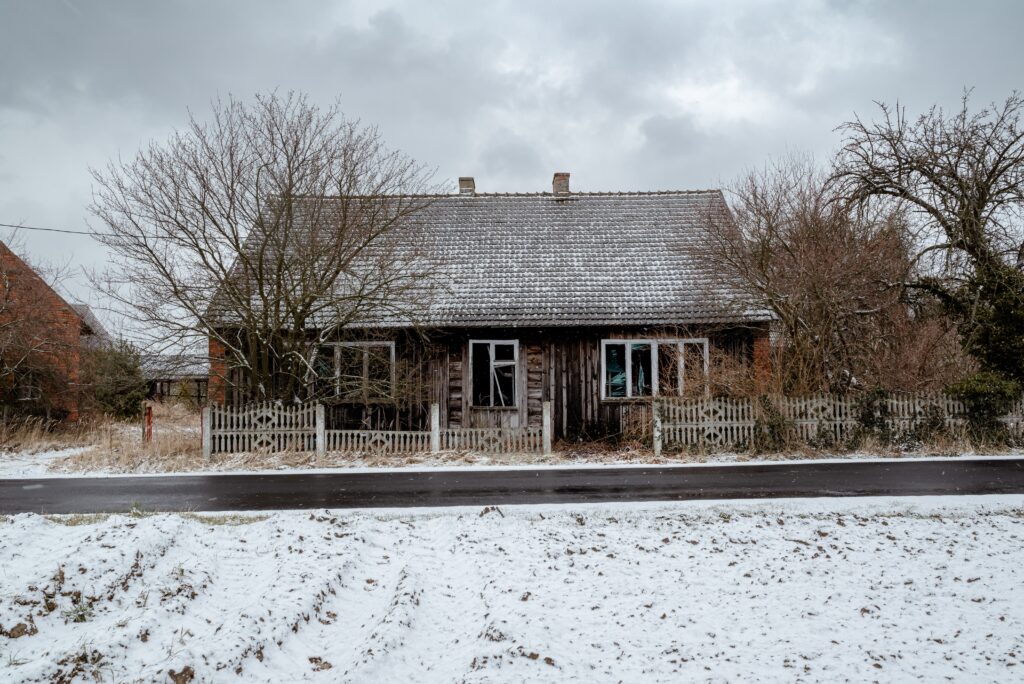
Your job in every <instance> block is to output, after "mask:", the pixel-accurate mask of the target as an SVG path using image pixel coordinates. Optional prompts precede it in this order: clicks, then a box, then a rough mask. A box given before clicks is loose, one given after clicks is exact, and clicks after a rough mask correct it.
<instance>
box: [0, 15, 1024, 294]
mask: <svg viewBox="0 0 1024 684" xmlns="http://www.w3.org/2000/svg"><path fill="white" fill-rule="evenodd" d="M1022 19H1024V5H1021V4H1019V3H1011V2H1006V3H994V2H993V3H975V4H973V5H969V4H966V3H961V2H953V1H951V0H948V1H945V2H926V1H925V0H908V1H907V2H901V3H889V2H882V1H881V0H877V1H875V0H864V1H860V2H839V1H830V0H798V1H796V2H788V1H787V2H782V1H781V0H779V1H777V2H757V3H721V2H711V1H708V2H703V3H662V2H654V0H639V1H638V2H630V3H623V2H611V1H602V2H560V3H550V2H548V3H539V2H512V1H511V0H506V1H504V2H498V3H464V2H456V1H455V0H440V1H439V2H434V3H419V2H413V1H412V0H386V1H385V2H383V3H360V2H354V1H350V2H341V3H339V2H331V1H328V0H314V1H311V2H301V3H300V2H287V3H281V2H273V1H271V0H249V1H247V2H245V3H244V4H238V3H217V2H213V3H211V2H202V1H200V0H177V1H173V2H172V1H167V2H159V3H139V2H135V1H134V0H108V1H103V2H100V1H94V2H85V1H82V0H65V1H64V2H59V1H57V0H36V1H34V2H22V3H15V2H7V3H3V4H0V222H12V221H19V220H20V221H24V222H26V223H29V224H41V225H59V226H61V225H62V226H67V227H72V228H81V227H82V226H83V224H84V221H85V219H86V218H87V215H86V212H85V206H86V205H87V203H88V200H89V193H90V181H89V177H88V171H87V169H88V167H89V166H90V165H92V166H96V165H101V164H103V163H104V162H105V161H106V160H107V159H109V158H111V157H116V156H117V155H119V154H121V155H130V154H132V153H133V152H134V151H135V150H136V149H138V147H139V146H140V145H141V144H143V143H144V142H145V141H147V140H149V139H153V138H156V139H161V138H164V137H166V136H167V135H168V134H169V133H170V132H171V131H172V130H173V129H174V128H175V127H180V126H181V125H182V124H183V123H184V122H185V120H186V116H187V110H188V109H190V108H191V109H192V110H193V111H195V112H196V113H197V114H199V115H200V116H201V115H202V114H203V112H205V111H206V110H207V108H208V103H209V101H210V100H211V99H212V98H214V97H216V96H218V95H225V94H227V93H234V94H236V95H239V96H248V95H250V94H252V93H253V92H256V91H265V90H270V89H274V88H279V89H283V90H289V89H296V90H302V91H306V92H308V93H309V94H310V95H311V97H313V98H314V99H315V100H316V101H319V102H322V103H328V102H331V101H333V100H334V99H335V98H340V99H341V102H342V106H343V108H344V109H345V110H346V112H347V113H348V114H349V115H350V116H353V117H359V118H361V119H362V120H363V121H365V122H367V123H373V124H377V125H379V127H380V129H381V131H382V132H383V134H384V135H385V137H386V138H387V139H388V141H389V142H390V143H391V144H392V145H393V146H395V147H399V148H401V149H403V150H404V151H406V152H407V153H409V154H411V155H413V156H414V157H416V158H417V159H419V160H421V161H423V162H425V163H427V164H428V165H430V166H436V167H437V169H438V174H439V176H440V177H441V178H448V179H454V178H455V177H456V176H458V175H462V174H466V173H470V174H474V175H476V176H477V183H478V187H481V188H486V189H487V190H539V189H544V188H546V187H547V185H548V183H550V175H551V172H552V171H554V170H556V167H557V170H568V171H571V172H572V174H573V186H574V187H576V188H580V189H595V190H608V189H647V188H652V189H653V188H679V187H709V186H714V185H716V184H718V183H719V182H721V181H722V180H728V179H730V178H733V177H735V176H736V175H738V174H739V173H740V172H742V171H743V170H744V169H745V168H747V167H750V166H759V165H761V164H763V163H764V162H765V161H766V159H767V158H768V157H770V156H773V155H776V156H777V155H780V154H784V153H786V152H787V151H790V150H807V151H810V152H812V153H814V154H816V155H817V156H819V157H826V156H827V155H828V154H829V151H830V150H831V149H832V148H833V147H834V145H835V144H836V142H837V141H838V138H837V134H836V133H835V132H834V130H833V129H834V128H835V126H836V125H837V124H839V123H840V122H842V121H843V120H844V119H846V118H849V117H850V116H851V114H852V113H853V112H854V111H856V112H859V113H862V114H868V115H870V114H871V113H872V109H873V105H872V104H871V103H872V100H875V99H883V100H889V101H891V100H893V99H896V98H899V99H900V100H901V101H904V102H906V103H907V104H908V105H909V106H910V107H911V109H912V110H920V109H923V108H925V107H927V106H929V105H931V104H933V103H939V104H942V105H947V106H948V105H954V104H955V103H956V101H957V99H958V97H959V95H960V92H961V89H962V88H963V87H964V86H975V87H976V88H977V90H976V97H977V98H978V99H979V100H980V101H982V102H984V101H987V100H990V99H998V98H1002V97H1004V96H1005V95H1007V94H1008V93H1009V92H1010V91H1011V90H1013V89H1014V88H1020V87H1022V83H1021V82H1020V70H1019V68H1018V67H1019V65H1020V64H1022V63H1024V59H1022V58H1024V45H1022V43H1021V41H1019V40H1018V37H1017V35H1016V34H1017V33H1018V27H1019V26H1020V25H1021V20H1022ZM26 246H27V248H28V249H30V250H32V251H34V252H38V253H40V255H41V256H44V257H48V258H52V259H58V260H61V259H70V260H72V261H73V262H74V263H76V264H79V265H88V264H95V263H97V262H99V261H102V259H103V251H102V250H101V249H99V248H98V247H96V246H95V245H91V244H90V243H89V242H88V240H87V239H84V238H83V239H82V240H81V241H79V240H77V238H71V239H68V240H54V239H53V238H52V236H44V235H27V236H26ZM70 288H71V289H73V290H75V291H76V293H81V294H84V293H85V291H84V286H83V284H82V281H81V279H79V280H78V281H77V282H76V283H73V284H72V285H71V286H70Z"/></svg>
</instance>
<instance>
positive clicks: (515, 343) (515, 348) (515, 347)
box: [468, 339, 519, 409]
mask: <svg viewBox="0 0 1024 684" xmlns="http://www.w3.org/2000/svg"><path fill="white" fill-rule="evenodd" d="M476 344H486V345H488V349H489V351H490V359H491V368H490V371H491V372H490V374H489V375H488V377H489V378H490V380H491V381H490V382H489V383H488V385H489V386H488V388H487V394H488V396H489V397H490V400H491V403H490V405H489V406H478V405H477V404H476V403H475V399H476V391H475V388H474V387H473V345H476ZM499 344H511V345H512V360H511V361H495V360H494V347H495V345H499ZM497 366H513V368H514V369H515V378H514V382H513V385H512V391H513V393H514V396H513V397H512V399H513V401H512V404H511V405H510V406H504V405H500V404H499V405H498V406H495V405H494V369H495V367H497ZM468 375H469V406H470V408H477V409H517V408H519V340H517V339H516V340H470V341H469V373H468Z"/></svg>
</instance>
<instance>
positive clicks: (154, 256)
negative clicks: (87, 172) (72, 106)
mask: <svg viewBox="0 0 1024 684" xmlns="http://www.w3.org/2000/svg"><path fill="white" fill-rule="evenodd" d="M93 177H94V180H95V184H96V189H95V191H94V201H93V204H92V207H91V209H92V212H93V213H94V214H95V216H96V217H98V218H99V219H100V220H101V221H102V223H103V225H104V227H105V228H104V229H103V230H102V231H100V232H102V233H103V235H102V237H101V240H102V241H103V242H104V243H105V244H106V245H107V246H108V247H110V248H111V250H112V252H113V253H114V255H115V261H114V264H113V267H112V268H110V269H108V270H107V271H106V272H105V273H103V274H97V276H98V277H96V278H94V279H95V280H96V281H97V282H99V283H100V286H101V287H102V289H103V291H104V292H105V293H106V294H107V296H108V297H110V298H111V299H112V300H113V301H115V302H118V303H119V304H121V305H122V306H121V308H122V309H123V312H124V313H125V314H126V315H127V316H129V318H130V319H131V320H132V321H133V322H134V323H135V325H136V327H137V329H138V330H139V331H140V332H141V333H142V334H143V335H146V334H148V335H149V339H148V340H146V342H147V344H146V345H145V346H146V347H147V348H148V350H149V351H163V350H165V349H167V348H172V347H173V348H177V349H180V348H181V347H195V346H196V344H197V343H202V342H204V341H205V338H207V337H208V338H209V339H210V340H211V342H212V344H213V345H214V346H220V347H222V348H223V349H224V350H225V352H226V354H227V356H228V360H229V362H230V365H231V366H232V367H233V368H235V369H241V370H242V371H243V372H244V373H243V374H244V376H245V377H246V380H245V391H246V392H247V393H248V395H249V396H250V397H251V398H286V399H291V398H295V397H299V396H303V394H304V393H305V392H307V391H308V388H309V387H310V382H309V381H310V374H311V373H313V372H314V368H313V367H314V365H315V356H316V353H317V350H318V349H319V345H321V344H323V343H325V342H328V341H332V340H336V339H338V338H339V337H341V336H343V335H348V334H352V333H351V330H352V329H353V328H354V327H366V326H373V325H386V324H397V323H401V324H403V325H415V311H416V308H415V305H416V304H417V303H420V302H422V301H423V299H424V297H425V292H426V291H427V290H428V289H429V288H430V287H431V286H432V285H431V283H432V280H431V278H430V275H431V273H432V272H433V265H432V264H431V263H430V262H429V261H428V260H427V259H426V258H425V257H424V255H423V254H422V253H421V252H420V251H419V250H418V249H417V247H416V245H417V230H418V225H417V222H416V220H415V217H416V214H417V212H419V211H421V210H422V209H424V208H425V206H426V204H428V203H429V200H428V199H426V197H427V196H429V195H430V193H432V192H435V188H434V187H433V186H431V185H430V178H431V173H430V172H429V171H428V170H426V169H424V167H423V166H422V165H420V164H418V163H416V162H415V161H413V160H412V159H410V158H408V157H407V156H405V155H403V154H401V153H399V152H395V151H392V150H389V149H388V148H386V147H385V145H384V143H383V142H382V140H381V137H380V135H379V133H378V132H377V131H376V129H374V128H372V127H366V126H363V125H361V124H360V123H359V122H357V121H350V120H347V119H346V118H345V117H344V115H343V114H342V113H341V111H340V110H339V108H338V106H337V105H336V104H335V105H334V106H332V107H330V108H327V109H320V108H318V107H316V106H314V105H313V104H311V103H310V102H309V100H308V99H307V98H306V97H305V96H301V95H295V94H289V95H287V96H279V95H277V94H276V93H275V94H270V95H264V96H257V97H256V98H255V100H254V101H253V102H251V103H245V102H241V101H238V100H235V99H229V100H228V101H227V102H220V101H218V102H215V103H214V105H213V113H212V118H211V119H210V121H209V122H201V121H199V120H197V119H196V118H195V117H194V116H192V117H190V121H189V125H188V127H187V128H186V129H185V130H184V131H181V132H177V133H175V134H174V135H173V136H172V137H171V138H170V140H169V141H168V142H167V143H165V144H162V145H161V144H150V145H149V146H148V147H146V148H145V149H144V150H142V151H140V152H139V153H138V154H137V155H136V156H135V157H134V158H133V159H131V160H128V161H118V162H112V163H110V164H109V165H108V166H107V167H106V168H105V169H104V170H94V171H93ZM233 377H234V376H233Z"/></svg>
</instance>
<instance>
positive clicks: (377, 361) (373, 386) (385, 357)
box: [366, 346, 391, 398]
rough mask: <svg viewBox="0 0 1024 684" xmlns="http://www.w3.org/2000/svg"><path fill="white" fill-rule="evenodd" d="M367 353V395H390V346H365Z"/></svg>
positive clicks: (378, 396)
mask: <svg viewBox="0 0 1024 684" xmlns="http://www.w3.org/2000/svg"><path fill="white" fill-rule="evenodd" d="M366 353H367V354H368V355H369V373H368V376H369V377H368V378H367V380H368V381H369V387H368V395H369V396H371V397H377V398H381V397H389V396H391V349H390V347H379V346H373V347H367V349H366Z"/></svg>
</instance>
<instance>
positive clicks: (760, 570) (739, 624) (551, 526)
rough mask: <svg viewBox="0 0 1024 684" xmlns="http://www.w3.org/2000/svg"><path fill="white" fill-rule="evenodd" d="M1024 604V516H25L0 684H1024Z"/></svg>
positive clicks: (905, 510)
mask: <svg viewBox="0 0 1024 684" xmlns="http://www.w3.org/2000/svg"><path fill="white" fill-rule="evenodd" d="M1022 587H1024V497H1021V496H993V497H970V498H968V497H946V498H942V497H936V498H915V499H846V500H836V499H829V500H800V501H796V500H788V501H785V500H780V501H774V502H770V503H764V502H756V503H751V502H724V503H689V504H647V505H595V506H544V507H515V508H503V509H501V510H497V509H491V508H485V509H480V508H473V509H468V508H463V509H447V510H421V511H416V512H413V511H383V512H382V511H373V512H367V511H352V512H336V511H318V512H314V513H312V514H310V513H308V512H305V513H297V512H290V513H274V514H270V515H269V516H250V517H245V516H241V517H240V516H234V517H227V518H218V517H200V516H180V515H170V514H161V515H152V516H136V517H132V516H112V517H100V518H82V517H77V518H75V517H73V518H63V519H48V518H44V517H40V516H36V515H19V516H15V517H13V518H8V519H2V518H0V629H2V630H3V634H5V635H7V636H0V680H3V681H39V682H49V681H54V680H60V678H61V677H65V679H64V680H63V681H68V680H70V675H74V676H75V677H77V678H78V680H81V681H93V676H94V675H96V676H97V677H98V681H147V682H148V681H159V682H165V681H172V679H173V678H172V677H170V672H171V671H173V672H174V675H176V676H179V679H178V680H177V681H188V674H194V677H195V679H194V681H196V682H199V681H202V682H208V681H212V682H218V681H224V682H238V681H266V682H281V681H297V680H319V681H331V682H335V681H338V682H384V681H389V682H390V681H415V682H484V681H487V682H506V681H508V682H523V681H580V682H605V681H608V682H616V681H626V682H638V681H644V682H648V681H694V680H696V681H706V680H712V681H725V680H729V681H744V680H760V681H771V680H775V681H780V680H781V681H800V680H805V681H836V680H855V681H870V680H876V681H905V680H910V679H920V680H923V681H929V682H931V681H939V680H945V679H952V680H959V681H1007V680H1011V679H1019V678H1020V677H1022V676H1024V671H1022V669H1021V668H1022V667H1024V665H1022V664H1021V658H1022V657H1024V601H1022V600H1021V597H1020V595H1019V592H1020V591H1021V588H1022ZM18 633H24V634H22V635H21V636H18V637H17V638H11V636H12V635H13V634H18ZM183 672H185V673H186V675H185V676H183V677H182V676H181V675H182V673H183ZM239 675H241V677H239Z"/></svg>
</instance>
